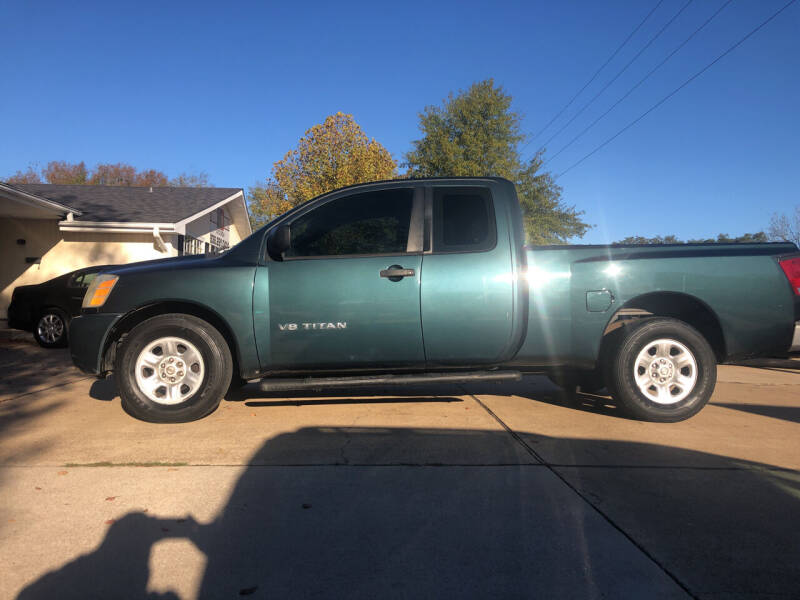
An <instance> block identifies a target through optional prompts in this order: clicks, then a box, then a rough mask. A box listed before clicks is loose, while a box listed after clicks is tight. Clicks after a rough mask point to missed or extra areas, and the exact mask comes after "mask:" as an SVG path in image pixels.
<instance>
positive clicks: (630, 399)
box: [606, 318, 717, 422]
mask: <svg viewBox="0 0 800 600" xmlns="http://www.w3.org/2000/svg"><path fill="white" fill-rule="evenodd" d="M616 350H617V352H616V353H615V354H614V355H613V356H610V357H609V358H608V360H607V362H606V378H607V381H609V382H610V384H611V385H610V386H609V387H610V389H612V390H613V391H614V398H615V399H616V400H617V401H618V402H620V403H621V405H622V408H623V409H624V410H625V411H626V412H627V413H629V414H630V415H631V416H633V417H635V418H637V419H642V420H646V421H659V422H675V421H683V420H684V419H688V418H689V417H691V416H693V415H695V414H697V413H698V412H699V411H700V410H701V409H702V408H703V407H704V406H705V405H706V403H707V402H708V400H709V398H711V394H712V393H713V391H714V386H715V385H716V381H717V361H716V357H715V356H714V351H713V350H712V349H711V346H710V345H709V344H708V342H707V341H706V339H705V338H704V337H703V336H702V335H700V333H698V332H697V330H695V329H694V328H693V327H691V326H690V325H688V324H686V323H684V322H683V321H679V320H677V319H667V318H652V319H645V320H643V321H641V322H639V323H637V324H635V325H631V326H627V327H626V330H625V331H624V333H623V335H622V339H621V340H620V343H619V345H618V346H617V348H616Z"/></svg>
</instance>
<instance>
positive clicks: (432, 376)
mask: <svg viewBox="0 0 800 600" xmlns="http://www.w3.org/2000/svg"><path fill="white" fill-rule="evenodd" d="M520 379H522V373H520V372H519V371H464V372H462V373H415V374H411V375H367V376H364V375H361V376H359V375H354V376H351V377H306V378H303V379H278V378H276V379H269V378H267V379H262V380H261V381H260V382H259V386H260V388H261V391H262V392H283V391H287V390H317V391H322V390H326V389H331V388H351V387H365V386H382V385H410V384H423V383H469V382H472V381H519V380H520Z"/></svg>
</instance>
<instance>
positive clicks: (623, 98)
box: [545, 0, 733, 164]
mask: <svg viewBox="0 0 800 600" xmlns="http://www.w3.org/2000/svg"><path fill="white" fill-rule="evenodd" d="M731 2H733V0H728V1H727V2H725V3H724V4H723V5H722V6H720V7H719V8H718V9H717V11H716V12H715V13H714V14H713V15H711V16H710V17H709V18H708V19H706V20H705V22H704V23H703V24H702V25H700V27H698V28H697V29H695V30H694V31H693V32H692V33H691V35H689V37H687V38H686V39H685V40H683V42H681V44H680V45H678V47H677V48H675V49H674V50H673V51H672V52H670V53H669V54H667V56H666V57H665V58H664V60H662V61H661V62H660V63H658V64H657V65H656V66H655V67H653V68H652V69H651V70H650V72H649V73H647V75H645V76H644V77H642V78H641V79H640V80H639V81H638V82H637V83H636V84H635V85H634V86H633V87H632V88H631V89H629V90H628V91H627V92H625V94H624V95H623V96H622V97H621V98H620V99H619V100H617V101H616V102H614V104H612V105H611V106H610V107H609V109H608V110H606V112H604V113H603V114H602V115H600V116H599V117H597V118H596V119H595V120H594V121H592V122H591V123H589V125H587V126H586V127H585V128H584V129H583V130H582V131H581V132H580V133H579V134H578V135H576V136H575V137H574V138H572V139H571V140H570V141H569V142H567V143H566V145H564V146H563V147H562V148H561V149H560V150H559V151H558V152H556V153H555V154H553V155H552V156H550V157H548V159H547V160H546V161H545V164H546V163H549V162H550V161H552V160H553V159H555V158H556V157H557V156H558V155H559V154H561V153H562V152H563V151H564V150H566V149H567V148H569V147H570V146H571V145H572V144H574V143H575V142H576V141H577V140H578V139H580V138H581V137H583V135H584V134H585V133H586V132H587V131H589V130H590V129H591V128H592V127H594V126H595V125H597V123H598V122H599V121H600V120H601V119H603V117H605V116H606V115H607V114H608V113H610V112H611V111H612V110H614V109H615V108H616V107H617V106H618V105H619V104H620V103H621V102H622V101H623V100H625V98H627V97H628V96H630V95H631V94H632V93H633V92H634V90H636V89H637V88H638V87H639V86H640V85H642V84H643V83H644V82H645V81H646V80H647V79H648V78H649V77H650V76H651V75H652V74H653V73H655V72H656V71H658V70H659V69H660V68H661V67H663V66H664V64H666V62H667V61H668V60H669V59H671V58H672V57H673V56H675V54H677V52H678V51H679V50H680V49H681V48H683V47H684V46H685V45H686V44H688V43H689V42H690V41H691V39H692V38H693V37H694V36H695V35H697V34H698V33H700V31H701V30H702V29H703V28H704V27H705V26H706V25H708V24H709V23H711V21H713V20H714V19H715V18H716V16H717V15H718V14H719V13H721V12H722V10H723V9H724V8H725V7H726V6H728V5H729V4H730V3H731Z"/></svg>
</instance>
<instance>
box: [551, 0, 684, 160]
mask: <svg viewBox="0 0 800 600" xmlns="http://www.w3.org/2000/svg"><path fill="white" fill-rule="evenodd" d="M691 3H692V0H687V2H686V4H684V5H683V6H681V7H680V9H678V12H676V13H675V14H674V15H673V17H672V18H671V19H670V20H669V21H667V22H666V23H665V24H664V26H663V27H662V28H661V29H659V30H658V31H657V32H656V34H655V35H654V36H653V37H651V38H650V40H649V41H648V42H647V43H646V44H645V45H644V46H642V48H641V50H639V52H637V53H636V54H635V55H634V57H633V58H632V59H630V60H629V61H628V62H627V64H626V65H625V66H624V67H622V68H621V69H620V70H619V72H617V74H616V75H614V77H612V78H611V80H610V81H609V82H608V83H606V84H605V85H604V86H603V87H602V88H600V91H599V92H597V93H596V94H595V95H594V96H592V98H591V99H590V100H589V101H588V102H587V103H586V104H584V105H583V106H582V107H581V108H580V109H579V110H578V112H576V113H575V114H574V115H572V118H571V119H570V120H569V121H567V122H566V123H564V124H563V125H562V126H561V128H560V129H559V130H558V131H556V132H555V133H554V134H553V135H551V136H550V137H549V138H547V141H546V142H544V143H543V144H542V145H541V146H540V147H539V149H538V150H537V151H536V152H537V153H538V152H541V151H542V150H544V148H545V147H546V146H547V145H548V144H549V143H550V142H552V141H553V139H554V138H555V137H556V136H558V134H559V133H561V132H562V131H564V130H565V129H566V128H567V127H569V126H570V125H572V122H573V121H575V119H577V118H578V117H579V116H581V114H583V111H585V110H586V109H587V108H589V106H590V105H591V104H592V103H594V101H595V100H597V99H598V98H599V97H600V96H601V94H602V93H603V92H605V91H606V90H607V89H608V88H609V87H610V86H611V84H613V83H614V82H615V81H616V80H617V79H619V77H620V75H622V74H623V73H624V72H625V71H627V70H628V67H630V66H631V65H632V64H633V63H634V62H636V59H637V58H639V57H640V56H641V55H642V54H643V53H644V51H645V50H647V49H648V48H649V47H650V46H651V45H652V43H653V42H655V41H656V40H657V39H658V38H659V37H660V36H661V34H662V33H664V31H666V29H667V27H669V26H670V25H672V23H673V22H674V21H675V19H677V18H678V17H679V16H680V14H681V13H682V12H683V11H684V10H686V9H687V8H688V6H689V5H690V4H691Z"/></svg>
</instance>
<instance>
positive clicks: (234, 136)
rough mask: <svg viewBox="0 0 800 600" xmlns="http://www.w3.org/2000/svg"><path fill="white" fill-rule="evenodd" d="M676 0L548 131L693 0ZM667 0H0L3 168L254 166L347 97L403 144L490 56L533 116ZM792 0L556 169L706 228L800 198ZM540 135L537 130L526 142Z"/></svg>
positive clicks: (618, 213)
mask: <svg viewBox="0 0 800 600" xmlns="http://www.w3.org/2000/svg"><path fill="white" fill-rule="evenodd" d="M685 3H686V0H663V2H662V3H661V5H660V6H659V7H658V9H657V10H656V11H655V12H654V13H653V15H652V17H650V19H649V20H648V21H647V22H646V23H645V25H644V26H643V27H642V28H641V30H639V32H638V33H637V34H636V35H635V36H634V37H633V38H632V39H631V41H630V42H629V44H628V45H627V46H626V47H625V48H624V49H623V50H622V51H621V52H620V54H619V55H618V56H617V57H616V59H615V60H614V61H613V62H612V63H611V64H610V65H609V66H608V67H606V69H604V70H603V71H602V72H601V74H600V75H599V76H598V78H597V80H596V81H595V82H594V83H593V85H592V86H590V87H589V88H588V89H587V91H586V92H585V93H584V94H583V95H581V96H580V97H579V98H578V99H577V100H576V102H575V104H574V105H573V106H572V107H571V108H570V109H568V110H567V111H566V112H565V113H564V115H563V116H562V118H561V119H560V120H559V121H557V122H556V123H555V124H554V126H553V127H551V128H550V129H549V130H548V131H547V132H546V133H545V134H544V135H543V136H542V138H540V139H546V138H547V137H549V135H548V134H550V133H553V132H554V131H555V130H556V129H558V127H559V126H560V124H562V123H564V122H566V120H567V119H568V118H570V117H571V116H572V114H573V112H572V111H574V110H577V108H579V107H580V106H582V105H583V103H584V102H585V101H586V100H588V99H589V98H591V97H592V96H593V95H594V93H595V92H596V91H597V90H599V89H600V87H602V85H603V84H604V83H605V82H606V81H607V80H608V79H610V78H611V77H612V76H613V75H614V74H615V73H616V72H617V71H618V70H619V69H620V68H621V67H622V66H623V65H624V64H625V63H626V62H627V61H628V60H629V59H630V58H632V57H633V55H634V54H635V53H636V52H638V51H639V49H640V48H641V47H642V46H643V45H644V44H645V43H646V42H647V40H649V39H650V38H651V37H652V35H654V34H655V32H656V31H657V30H658V29H660V28H661V27H662V26H663V25H664V24H665V23H666V22H667V21H668V20H669V19H670V18H671V17H672V16H673V15H674V14H675V13H676V12H677V11H678V10H679V9H680V8H681V7H682V6H683V5H684V4H685ZM655 4H656V0H641V1H633V0H629V1H625V2H623V1H609V2H591V1H585V2H532V1H528V2H436V1H430V0H429V1H428V2H411V1H408V2H402V3H398V2H392V3H380V2H375V1H372V2H361V3H359V2H352V3H348V2H319V3H314V2H274V3H268V2H253V3H239V2H227V3H218V2H214V3H211V2H209V3H203V2H191V3H188V2H187V3H183V4H182V3H179V2H163V1H162V2H158V3H149V2H137V3H128V4H123V3H116V2H98V3H89V2H84V3H65V2H53V3H47V2H35V3H34V2H24V3H23V2H17V3H12V2H10V1H9V0H2V1H0V19H2V21H3V23H4V24H5V27H4V28H3V29H4V32H3V33H4V35H3V52H2V54H0V82H2V84H0V85H2V88H3V89H2V90H0V131H2V132H3V143H2V144H0V176H2V175H9V174H11V173H13V172H14V171H16V170H17V169H24V168H25V167H27V166H28V165H29V164H37V163H38V164H39V165H44V164H46V163H47V162H48V161H50V160H56V159H58V160H68V161H80V160H84V161H86V162H87V164H88V165H93V164H95V163H97V162H100V161H102V162H118V161H123V162H130V163H132V164H134V165H136V166H137V167H140V168H157V169H161V170H163V171H164V172H166V173H167V174H168V175H174V174H177V173H179V172H181V171H206V172H208V173H209V175H210V179H211V181H212V183H213V184H215V185H219V186H233V187H245V188H246V187H247V186H249V185H251V184H253V183H254V182H255V181H256V180H258V179H263V178H265V177H266V176H267V175H268V174H269V171H270V169H271V166H272V163H273V162H274V161H275V160H278V159H279V158H281V157H282V156H283V154H284V153H285V152H286V151H287V150H288V149H289V148H291V147H293V146H294V145H295V144H296V142H297V140H298V138H299V137H300V136H301V135H302V134H303V132H304V131H305V130H306V129H308V128H309V127H311V126H312V125H314V124H315V123H318V122H320V121H321V120H322V119H324V117H325V116H326V115H328V114H331V113H334V112H336V111H344V112H348V113H352V114H353V115H354V116H355V118H356V120H357V121H358V122H359V123H360V124H361V125H362V126H363V128H364V129H365V131H366V132H367V134H368V135H369V136H371V137H374V138H376V139H377V140H378V141H380V142H381V143H382V144H384V145H385V146H386V147H387V148H388V149H389V150H390V151H391V152H392V154H393V155H394V156H395V158H398V159H402V155H403V153H404V152H406V151H407V150H409V148H410V142H411V140H413V139H415V138H417V137H418V136H419V131H418V129H417V124H418V117H417V115H418V113H419V111H420V110H422V108H423V107H424V106H425V105H428V104H437V103H440V102H441V101H442V99H443V98H445V97H446V96H447V94H448V92H450V91H456V90H458V89H463V88H466V87H468V86H469V85H470V84H471V83H472V82H473V81H477V80H481V79H485V78H488V77H493V78H494V79H495V81H496V82H497V83H499V84H501V85H502V86H503V87H504V88H505V90H506V91H507V92H508V93H510V94H511V95H512V96H513V97H514V108H515V109H516V110H517V111H519V112H520V113H521V114H522V115H523V116H524V120H523V123H524V127H525V129H526V131H528V132H530V133H533V132H536V131H538V130H539V129H541V127H542V126H543V125H544V124H545V123H546V122H547V121H548V120H549V119H550V118H551V117H552V116H553V115H554V114H555V113H556V112H557V111H558V110H559V109H560V108H561V107H562V106H563V105H564V104H565V103H566V102H567V101H568V100H569V98H570V97H572V96H573V95H574V93H575V92H576V91H577V90H578V89H579V88H580V87H581V86H582V85H583V84H584V83H585V82H586V81H587V80H588V79H589V77H590V76H591V75H592V74H593V73H594V72H595V71H596V69H597V68H598V67H599V66H600V65H601V64H602V63H603V62H604V61H605V59H606V58H607V57H608V56H609V55H610V54H611V52H612V51H613V49H614V48H616V47H617V46H618V45H619V44H620V42H621V41H622V40H623V39H624V38H625V37H626V36H627V35H628V34H629V33H630V31H631V30H632V29H633V28H634V27H635V25H636V24H637V23H639V22H640V21H641V20H642V19H643V18H644V16H645V15H646V14H647V13H648V12H649V11H650V10H651V9H652V8H653V6H655ZM722 4H723V0H713V1H712V0H694V1H693V2H692V3H691V4H690V5H689V6H688V7H686V9H685V10H684V11H683V12H682V13H681V14H680V16H679V17H678V18H677V19H676V20H675V21H674V23H673V24H672V25H671V26H670V27H669V28H667V29H666V30H665V31H664V33H663V34H662V35H661V36H660V37H659V38H658V40H657V41H656V42H654V43H653V44H652V45H651V46H650V47H649V48H648V49H647V50H646V51H645V52H644V53H643V54H642V55H641V57H640V58H639V59H638V60H637V61H636V62H635V63H633V65H631V67H630V68H629V69H628V70H627V71H626V72H625V73H624V74H623V75H622V76H621V77H620V78H619V79H618V80H617V81H616V82H615V83H614V84H613V85H612V86H611V87H610V88H609V89H608V90H607V91H606V92H605V93H604V94H603V95H601V96H600V98H598V100H597V101H596V102H595V103H594V104H593V105H591V106H590V107H589V108H588V109H587V110H586V111H585V112H584V113H583V114H582V115H581V116H580V117H579V118H578V119H576V120H575V122H574V123H573V124H572V125H571V126H570V127H569V128H568V129H566V130H565V131H564V132H563V133H562V134H561V135H559V136H558V137H556V138H555V139H554V140H553V141H552V142H551V144H550V146H549V147H548V150H549V151H550V154H554V153H555V152H556V151H557V150H559V149H560V148H561V146H562V145H563V144H565V143H566V142H567V141H569V139H571V137H572V136H573V135H574V134H575V133H576V132H578V131H580V130H581V129H582V128H583V127H584V126H585V125H586V124H588V123H589V122H590V121H591V120H593V119H594V117H595V116H597V115H599V114H600V113H601V112H603V111H605V110H606V108H608V106H610V105H611V103H612V102H613V101H615V100H616V99H617V98H618V97H619V96H621V95H622V94H623V93H624V92H625V91H626V90H627V89H628V88H629V87H630V86H631V85H633V84H634V83H635V82H636V81H638V80H639V79H640V78H641V77H642V76H643V75H644V73H646V72H647V71H648V70H649V69H650V68H652V67H653V66H654V65H655V64H656V63H658V62H659V61H660V60H661V59H662V58H663V57H664V56H665V55H666V54H667V53H668V52H669V51H671V50H672V49H673V48H674V47H675V46H677V45H678V44H680V43H681V42H682V41H683V40H684V39H685V38H686V37H687V36H688V35H689V33H690V32H691V31H692V30H694V29H695V28H696V27H697V26H698V25H699V24H700V23H701V22H702V21H704V20H705V19H706V18H707V17H709V16H710V15H711V14H712V13H713V12H714V11H715V10H716V9H717V8H718V7H719V6H721V5H722ZM783 4H785V0H778V1H773V0H759V1H755V0H734V1H733V2H732V3H731V4H730V5H729V6H727V7H726V8H725V9H724V10H723V11H722V12H721V13H720V14H719V16H718V17H717V18H716V19H715V20H714V21H713V22H711V23H710V24H709V25H708V27H706V28H705V29H704V30H703V31H702V32H701V33H700V34H698V35H697V37H696V38H694V39H693V40H692V41H691V42H690V43H689V44H687V46H686V47H684V48H683V49H682V50H681V51H680V52H679V53H678V54H676V55H675V57H674V58H673V59H672V60H671V61H670V62H668V63H667V64H666V65H665V66H664V67H662V68H661V70H660V71H658V72H657V73H656V74H655V75H654V76H653V77H652V78H651V79H649V80H648V81H647V82H645V83H644V84H643V85H642V86H641V87H640V88H639V89H638V90H637V91H636V92H634V93H633V94H632V95H631V97H629V98H628V99H627V100H626V101H625V102H623V103H622V104H621V105H620V106H618V107H617V108H616V109H615V110H614V111H613V112H612V113H610V114H609V115H608V116H607V117H606V118H605V119H603V120H602V121H601V122H600V123H598V125H597V126H595V128H594V129H593V130H591V131H590V132H589V133H588V134H587V135H586V136H584V137H583V138H582V139H581V140H579V141H578V142H576V143H575V144H574V145H573V146H572V147H571V148H569V149H568V150H566V151H565V152H563V153H562V154H561V155H559V156H558V157H557V158H556V159H554V160H553V161H552V163H550V164H548V168H552V170H553V171H554V172H556V173H559V172H561V171H563V170H564V169H566V168H567V167H568V166H570V165H571V164H573V163H574V162H575V161H576V160H578V159H579V158H580V157H581V156H583V155H584V154H586V153H587V152H589V151H590V150H591V149H593V148H594V147H595V146H596V145H598V144H599V143H600V142H602V141H603V140H605V139H606V138H607V137H609V136H611V135H613V134H614V133H616V132H617V131H618V130H619V129H620V128H621V127H623V126H624V125H625V124H627V123H628V122H629V121H631V120H632V119H634V118H635V117H637V116H638V115H639V114H641V113H642V112H644V110H646V109H647V108H648V107H649V106H650V105H652V104H653V103H655V102H656V101H658V100H659V99H660V98H661V97H663V96H664V95H666V94H667V93H668V92H669V91H671V90H672V89H674V88H675V87H676V86H677V85H679V84H680V83H682V82H683V81H684V80H685V79H686V78H688V77H689V76H690V75H692V74H693V73H695V72H696V71H697V70H699V69H700V68H702V67H703V66H704V65H705V64H707V63H708V62H710V61H711V60H713V58H715V57H716V56H717V55H718V54H720V53H721V52H722V51H724V50H725V49H726V48H727V47H728V46H730V45H731V44H732V43H734V42H735V41H737V40H738V39H739V38H740V37H742V36H743V35H744V34H745V33H747V32H748V31H750V29H752V28H753V27H755V26H756V25H757V24H758V23H760V22H761V21H762V20H764V19H765V18H766V17H767V16H769V15H770V14H771V13H773V12H774V11H776V10H777V9H778V8H780V7H781V6H783ZM798 73H800V2H798V3H796V4H794V5H792V6H791V7H789V8H788V9H787V10H786V11H784V12H783V13H782V14H781V15H780V16H779V17H777V18H776V19H775V20H774V21H772V22H771V23H770V24H769V25H767V26H766V27H765V28H764V29H762V30H761V31H760V32H758V33H757V34H756V35H754V36H753V37H752V38H750V39H749V40H748V41H747V42H745V43H744V44H743V45H742V46H740V47H739V48H738V49H737V50H736V51H734V52H733V53H732V54H730V55H729V56H727V57H726V58H725V59H723V60H722V61H720V62H719V63H718V64H717V65H716V66H714V67H713V68H712V69H711V70H709V71H708V72H706V73H705V74H704V75H703V76H701V77H700V78H698V79H697V80H696V81H694V82H693V83H692V84H690V85H689V86H688V87H686V88H685V89H683V90H682V91H681V92H679V93H678V94H677V95H676V96H675V97H673V98H672V99H671V100H669V101H668V102H667V103H665V104H664V105H663V106H662V107H660V108H659V109H658V110H656V111H655V112H653V113H652V114H650V115H649V116H648V117H646V118H645V119H644V120H642V121H641V122H640V123H638V124H637V125H636V126H634V127H633V128H631V129H630V130H629V131H627V132H626V133H624V134H623V135H621V136H620V137H619V138H617V139H616V140H615V141H614V142H612V143H611V144H610V145H608V146H607V147H606V148H604V149H603V150H601V151H600V152H598V153H597V154H596V155H594V156H593V157H592V158H590V159H588V160H587V161H585V162H584V163H583V164H581V165H580V166H579V167H577V168H575V169H573V170H572V171H570V172H569V173H567V174H566V175H564V176H563V177H562V178H560V179H559V183H560V184H561V185H562V186H563V188H564V200H565V201H566V202H567V203H569V204H574V205H575V206H576V207H577V208H579V209H581V210H584V211H585V212H586V220H587V221H588V222H590V223H592V224H594V225H595V228H594V229H593V230H592V231H591V232H590V233H589V234H587V235H586V236H585V238H584V239H583V241H584V242H590V243H602V242H608V241H615V240H617V239H619V238H622V237H624V236H626V235H634V234H637V235H647V236H650V235H657V234H662V235H666V234H677V235H678V236H680V237H701V236H710V235H715V234H717V233H720V232H726V233H731V234H741V233H743V232H745V231H757V230H760V229H763V228H765V227H766V226H767V224H768V221H769V217H770V215H771V214H772V213H774V212H779V211H780V212H788V211H789V210H790V209H792V208H793V207H794V206H795V205H797V204H800V194H798V188H799V187H800V168H798V167H800V161H799V160H798V157H799V156H800V152H799V150H800V112H798V110H797V107H798V106H800V77H798ZM536 147H537V140H534V141H533V142H532V143H531V144H530V146H529V147H528V149H527V152H526V153H530V152H532V151H533V150H534V149H535V148H536Z"/></svg>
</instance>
